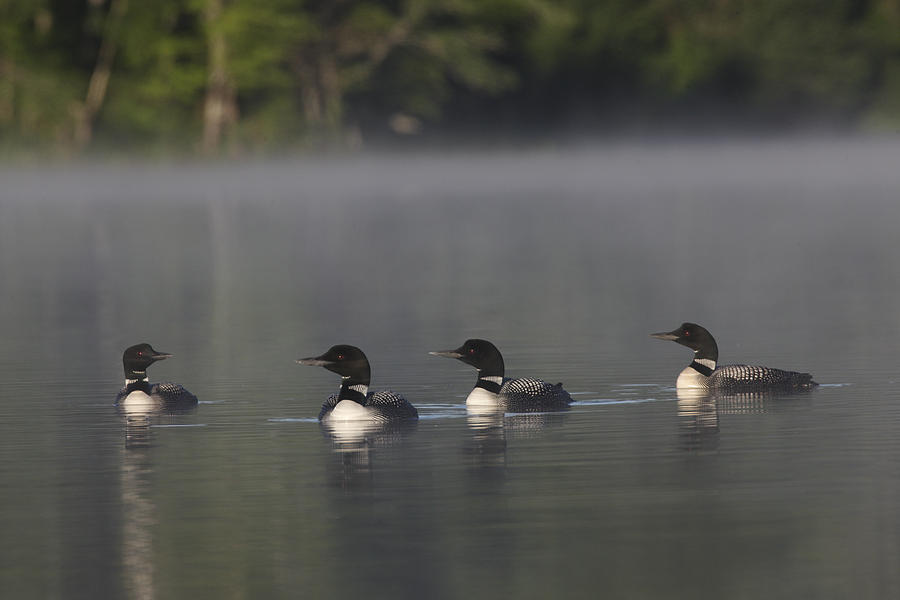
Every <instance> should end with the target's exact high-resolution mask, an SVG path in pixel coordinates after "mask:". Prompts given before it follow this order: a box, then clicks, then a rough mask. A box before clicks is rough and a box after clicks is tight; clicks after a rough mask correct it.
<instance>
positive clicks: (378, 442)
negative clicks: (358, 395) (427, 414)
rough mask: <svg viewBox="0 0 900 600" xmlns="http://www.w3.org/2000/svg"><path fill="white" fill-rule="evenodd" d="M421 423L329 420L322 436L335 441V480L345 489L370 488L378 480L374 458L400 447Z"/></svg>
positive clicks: (333, 443)
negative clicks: (380, 451)
mask: <svg viewBox="0 0 900 600" xmlns="http://www.w3.org/2000/svg"><path fill="white" fill-rule="evenodd" d="M418 423H419V422H418V420H399V421H386V422H383V423H378V422H372V421H329V422H327V423H321V424H320V426H321V429H322V434H323V435H324V436H325V437H326V438H327V439H329V440H330V441H331V443H332V450H333V455H334V460H332V461H331V463H330V465H331V467H332V468H331V469H330V471H331V474H332V476H333V477H332V481H333V483H334V484H335V485H336V487H340V488H343V489H347V490H350V489H355V488H360V487H362V488H368V487H371V485H372V483H373V481H374V462H373V461H374V458H375V451H376V449H378V448H382V449H386V448H390V447H393V446H395V445H397V444H400V443H401V442H402V441H403V439H404V438H405V437H406V436H408V435H410V434H411V433H412V432H414V431H415V430H416V428H417V427H418Z"/></svg>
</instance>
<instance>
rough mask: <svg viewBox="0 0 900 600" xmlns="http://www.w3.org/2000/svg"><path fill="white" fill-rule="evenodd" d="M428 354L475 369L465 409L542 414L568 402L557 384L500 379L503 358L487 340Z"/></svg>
mask: <svg viewBox="0 0 900 600" xmlns="http://www.w3.org/2000/svg"><path fill="white" fill-rule="evenodd" d="M429 354H432V355H434V356H444V357H446V358H456V359H458V360H461V361H462V362H464V363H466V364H467V365H471V366H473V367H475V368H476V369H478V379H477V381H476V382H475V387H474V388H473V389H472V391H471V392H469V395H468V396H467V397H466V406H467V407H494V408H497V409H503V410H504V411H506V412H546V411H551V410H565V409H567V408H569V403H570V402H572V397H571V396H569V393H568V392H566V391H565V390H564V389H563V387H562V384H561V383H557V384H556V385H552V384H549V383H547V382H546V381H542V380H540V379H534V378H532V377H524V378H522V379H510V378H508V377H504V376H503V372H504V367H503V355H501V354H500V351H499V350H498V349H497V347H496V346H495V345H494V344H492V343H490V342H489V341H487V340H479V339H472V340H466V342H465V343H464V344H463V345H462V346H460V347H459V348H457V349H456V350H442V351H439V352H429Z"/></svg>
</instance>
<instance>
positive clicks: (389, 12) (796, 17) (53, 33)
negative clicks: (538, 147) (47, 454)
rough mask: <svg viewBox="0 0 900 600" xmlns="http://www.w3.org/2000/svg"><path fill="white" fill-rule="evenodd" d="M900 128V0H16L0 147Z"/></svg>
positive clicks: (15, 152)
mask: <svg viewBox="0 0 900 600" xmlns="http://www.w3.org/2000/svg"><path fill="white" fill-rule="evenodd" d="M818 129H826V130H829V131H835V130H837V131H849V132H859V131H863V132H890V133H894V132H896V131H897V130H898V129H900V0H868V1H867V0H834V1H830V2H822V1H815V0H602V1H590V0H395V1H372V0H369V1H358V0H0V157H5V158H9V157H37V158H46V157H73V156H82V155H97V154H106V153H120V152H125V153H128V154H139V155H145V156H153V155H170V154H174V155H185V154H200V155H207V156H223V155H224V156H248V155H268V154H275V153H284V152H321V151H339V150H352V149H358V148H365V147H371V146H373V145H388V146H391V145H401V146H402V145H404V144H412V143H415V144H417V145H419V144H421V145H424V146H428V145H429V144H432V145H437V144H441V145H447V144H452V143H454V142H457V143H470V142H479V143H482V144H483V143H487V144H492V143H498V144H510V143H520V142H522V141H529V142H539V141H540V140H547V139H561V138H568V139H579V138H582V137H584V138H591V139H596V138H603V137H604V136H619V135H653V136H656V135H666V134H685V133H688V134H692V133H711V132H722V131H727V132H753V133H763V134H767V133H783V132H791V131H798V130H806V131H808V130H818Z"/></svg>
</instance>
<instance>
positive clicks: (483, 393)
mask: <svg viewBox="0 0 900 600" xmlns="http://www.w3.org/2000/svg"><path fill="white" fill-rule="evenodd" d="M499 403H500V397H499V396H498V395H497V394H495V393H493V392H489V391H487V390H486V389H484V388H480V387H476V388H472V391H471V392H469V395H468V396H467V397H466V406H497V405H498V404H499Z"/></svg>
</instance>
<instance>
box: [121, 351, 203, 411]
mask: <svg viewBox="0 0 900 600" xmlns="http://www.w3.org/2000/svg"><path fill="white" fill-rule="evenodd" d="M171 356H172V355H171V354H167V353H165V352H157V351H156V350H154V349H153V347H152V346H150V344H137V345H135V346H131V347H129V348H126V349H125V352H124V353H123V354H122V365H123V366H124V367H125V387H123V388H122V389H121V390H119V393H118V394H117V395H116V404H117V405H120V406H135V407H148V408H149V407H154V406H155V407H162V408H184V407H188V406H195V405H196V404H197V397H196V396H195V395H193V394H192V393H190V392H189V391H187V390H186V389H184V388H183V387H182V386H181V385H179V384H177V383H168V382H166V383H150V382H149V381H148V380H147V367H149V366H150V365H152V364H153V363H155V362H156V361H158V360H165V359H166V358H171Z"/></svg>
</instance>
